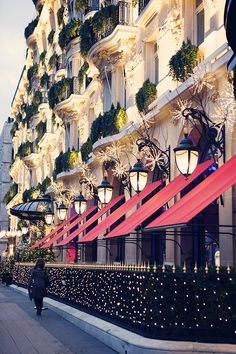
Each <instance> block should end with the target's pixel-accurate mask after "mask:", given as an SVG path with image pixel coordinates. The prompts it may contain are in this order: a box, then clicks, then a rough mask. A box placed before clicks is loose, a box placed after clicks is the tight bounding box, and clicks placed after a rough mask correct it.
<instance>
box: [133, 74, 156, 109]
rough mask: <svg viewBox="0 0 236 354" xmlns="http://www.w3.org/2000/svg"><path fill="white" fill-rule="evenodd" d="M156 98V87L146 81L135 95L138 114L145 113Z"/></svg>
mask: <svg viewBox="0 0 236 354" xmlns="http://www.w3.org/2000/svg"><path fill="white" fill-rule="evenodd" d="M156 97H157V89H156V85H154V84H153V83H152V82H150V80H149V79H147V80H146V81H145V82H144V83H143V86H142V87H141V88H140V89H139V90H138V92H137V93H136V97H135V99H136V105H137V107H138V110H139V112H143V113H147V112H148V106H149V105H150V104H151V103H152V102H153V101H154V100H155V98H156Z"/></svg>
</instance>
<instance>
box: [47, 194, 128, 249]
mask: <svg viewBox="0 0 236 354" xmlns="http://www.w3.org/2000/svg"><path fill="white" fill-rule="evenodd" d="M122 201H124V195H120V196H119V197H116V198H114V199H112V200H111V201H110V202H109V203H108V204H107V205H106V206H105V207H104V208H102V209H101V210H99V211H98V212H97V213H96V214H94V215H93V216H91V218H90V219H89V220H87V221H86V222H85V223H84V224H83V225H81V226H80V227H79V228H78V229H76V230H75V231H74V232H72V233H71V234H70V235H69V236H67V237H66V238H65V239H64V240H62V241H61V242H59V243H58V244H57V246H63V245H66V244H68V243H69V242H70V241H72V240H73V239H74V238H75V237H77V236H78V235H79V234H80V233H81V232H83V231H84V230H86V229H87V228H88V227H89V226H91V225H92V224H93V223H94V222H95V221H97V220H98V219H99V218H100V217H101V216H103V215H104V214H106V213H107V212H109V211H110V212H112V210H111V209H112V208H113V207H114V206H116V205H117V204H118V203H120V202H122ZM82 215H83V214H82ZM53 242H55V241H53ZM53 242H51V241H50V242H48V243H46V244H45V245H43V246H42V248H47V247H49V246H50V245H51V244H52V243H53Z"/></svg>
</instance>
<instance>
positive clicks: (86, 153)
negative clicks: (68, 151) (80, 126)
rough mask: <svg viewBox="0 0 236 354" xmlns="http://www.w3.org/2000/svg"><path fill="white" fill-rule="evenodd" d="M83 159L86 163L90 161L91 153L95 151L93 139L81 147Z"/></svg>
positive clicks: (89, 139)
mask: <svg viewBox="0 0 236 354" xmlns="http://www.w3.org/2000/svg"><path fill="white" fill-rule="evenodd" d="M80 151H81V158H82V160H83V161H84V162H86V161H88V159H89V155H90V153H91V152H92V151H93V144H92V142H91V138H88V140H87V141H86V142H85V143H84V144H83V145H82V146H81V149H80Z"/></svg>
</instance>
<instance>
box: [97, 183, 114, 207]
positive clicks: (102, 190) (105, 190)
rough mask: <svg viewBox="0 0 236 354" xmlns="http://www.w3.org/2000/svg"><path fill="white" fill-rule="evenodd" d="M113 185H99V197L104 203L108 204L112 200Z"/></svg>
mask: <svg viewBox="0 0 236 354" xmlns="http://www.w3.org/2000/svg"><path fill="white" fill-rule="evenodd" d="M112 191H113V187H112V186H102V185H101V186H99V187H98V198H99V199H100V201H101V203H102V204H107V203H109V202H110V200H111V197H112Z"/></svg>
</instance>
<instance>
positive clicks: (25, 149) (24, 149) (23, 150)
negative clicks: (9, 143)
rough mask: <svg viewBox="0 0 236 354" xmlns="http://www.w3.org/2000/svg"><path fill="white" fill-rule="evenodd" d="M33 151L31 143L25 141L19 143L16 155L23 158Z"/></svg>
mask: <svg viewBox="0 0 236 354" xmlns="http://www.w3.org/2000/svg"><path fill="white" fill-rule="evenodd" d="M32 152H33V143H32V142H30V141H26V142H25V143H23V144H21V145H20V146H19V148H18V151H17V154H16V156H19V158H20V159H23V158H24V157H26V156H29V155H30V154H31V153H32Z"/></svg>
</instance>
